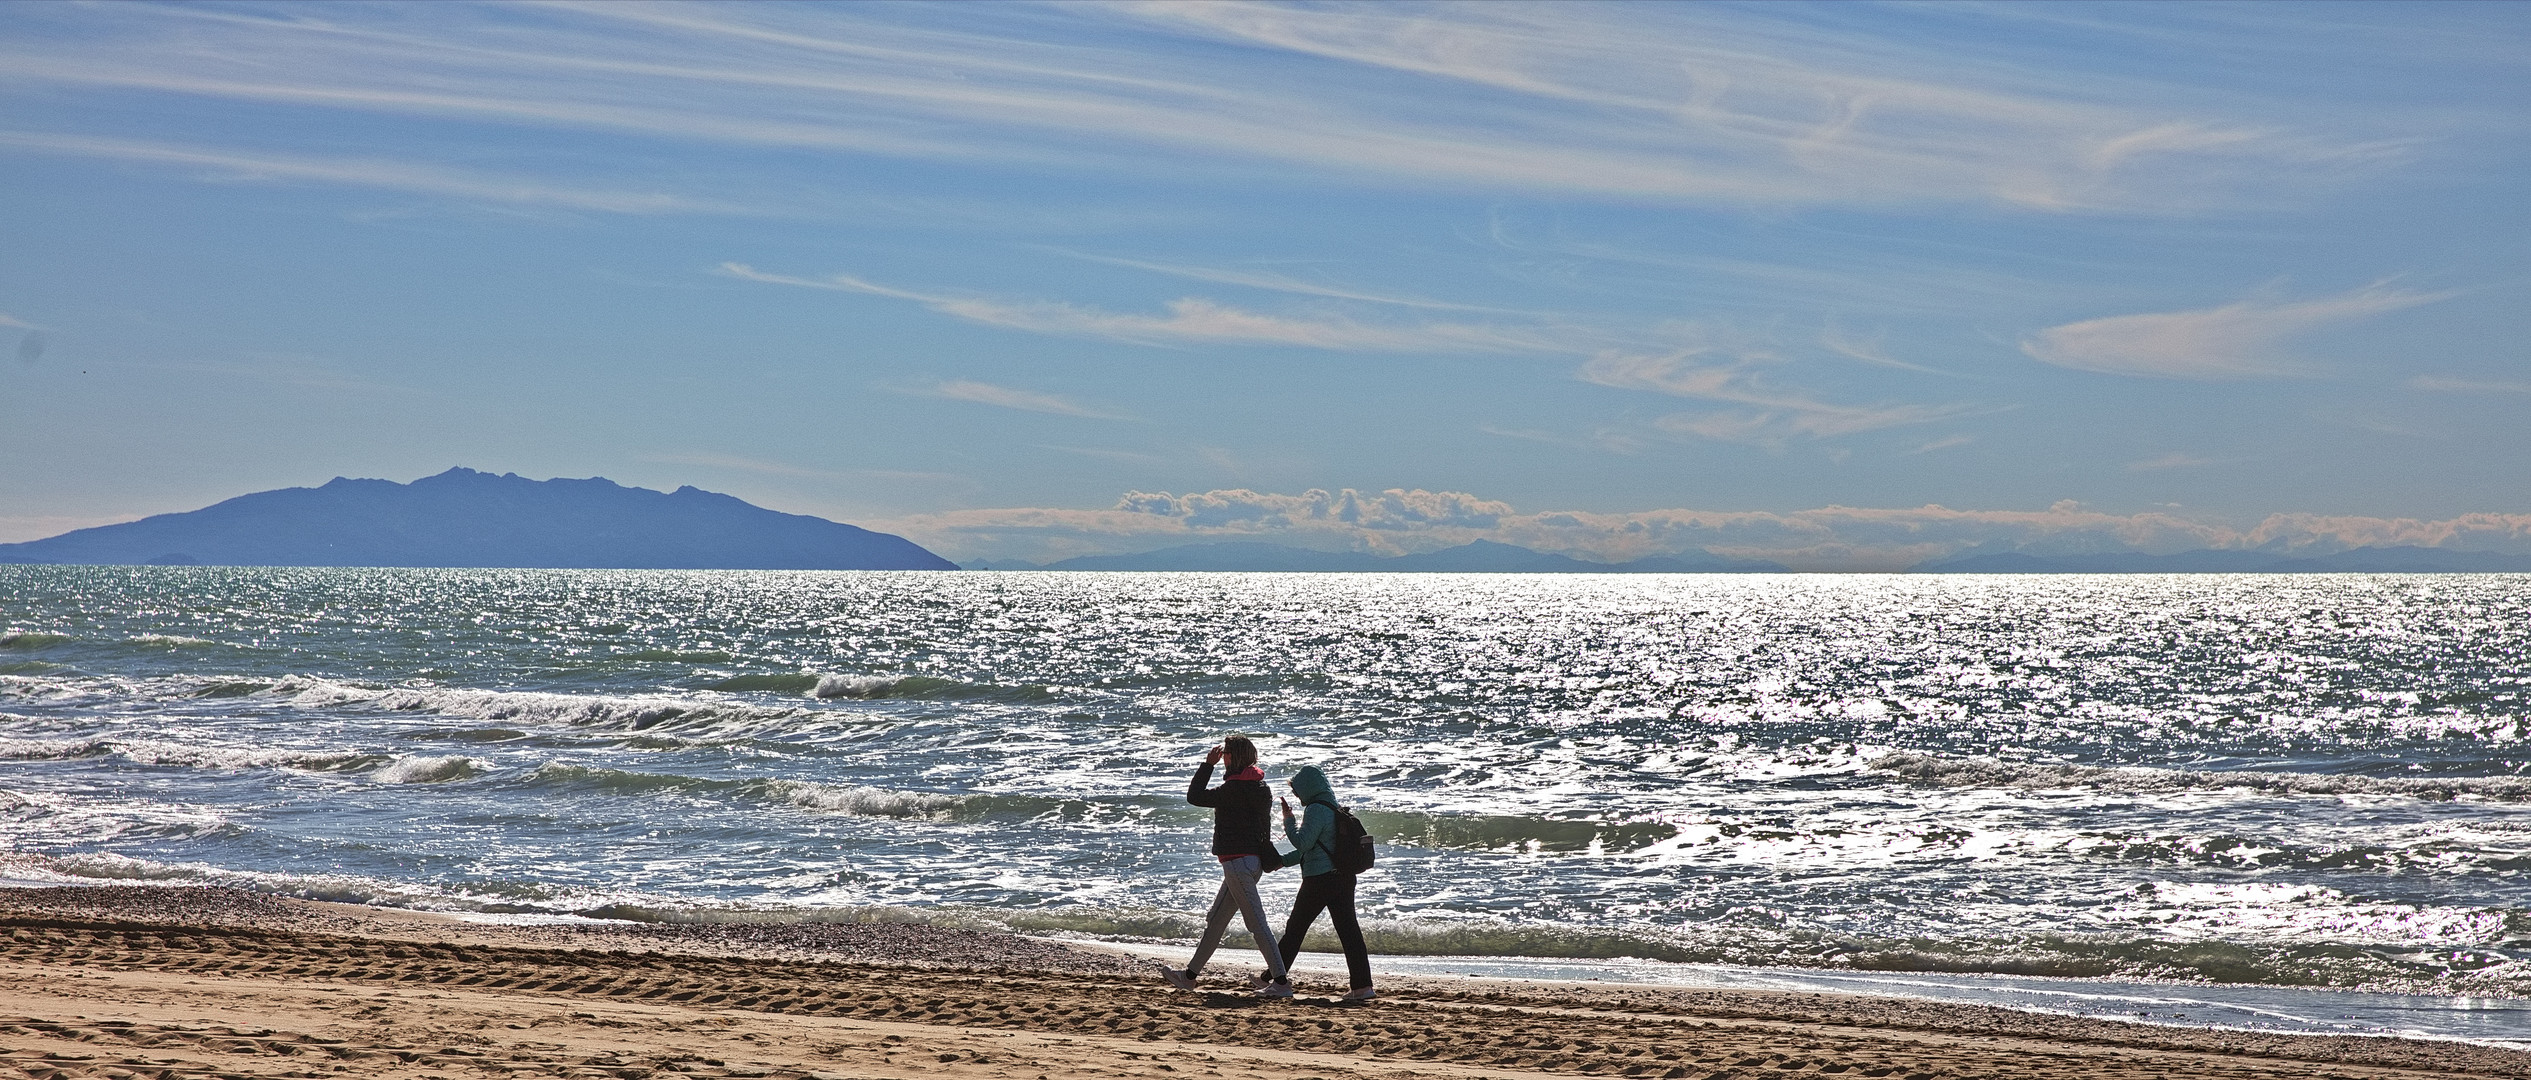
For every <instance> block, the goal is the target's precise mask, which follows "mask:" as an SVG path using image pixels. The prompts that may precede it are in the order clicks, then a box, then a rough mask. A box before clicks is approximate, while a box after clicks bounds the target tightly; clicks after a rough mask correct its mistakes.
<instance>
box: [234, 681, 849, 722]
mask: <svg viewBox="0 0 2531 1080" xmlns="http://www.w3.org/2000/svg"><path fill="white" fill-rule="evenodd" d="M265 692H266V693H268V694H272V695H277V696H287V697H288V698H289V699H290V700H291V702H292V704H295V705H299V706H302V707H312V708H324V707H330V706H361V707H366V708H373V709H383V710H388V711H392V712H426V713H433V714H437V715H441V716H455V717H462V718H465V719H468V720H474V721H478V722H482V723H488V724H497V725H509V724H528V725H544V726H555V727H584V728H585V727H595V728H610V729H615V730H621V731H645V730H649V729H651V728H657V727H686V726H704V725H731V724H735V725H742V726H743V725H748V724H768V723H774V722H778V721H782V720H787V719H790V718H793V717H796V716H799V715H800V710H798V709H767V708H761V707H757V706H748V705H736V704H731V703H728V702H704V701H696V700H693V699H690V698H672V697H612V696H601V695H584V694H557V693H547V692H541V691H514V690H459V689H448V688H441V687H387V688H374V687H362V686H353V685H350V684H346V683H338V682H332V681H328V680H322V679H285V680H283V681H281V682H279V683H276V684H274V685H273V686H272V688H271V689H270V690H268V691H265Z"/></svg>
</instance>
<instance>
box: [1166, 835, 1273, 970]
mask: <svg viewBox="0 0 2531 1080" xmlns="http://www.w3.org/2000/svg"><path fill="white" fill-rule="evenodd" d="M1260 867H1261V864H1260V863H1258V862H1257V857H1256V856H1254V855H1242V856H1240V857H1238V858H1236V859H1232V860H1230V861H1229V862H1226V863H1223V864H1222V891H1220V892H1218V893H1215V894H1213V910H1212V913H1211V914H1209V915H1206V916H1205V917H1204V937H1203V939H1202V940H1200V941H1197V942H1196V943H1195V959H1193V960H1189V961H1187V962H1186V973H1187V974H1188V975H1189V976H1193V975H1196V974H1198V973H1200V972H1202V971H1203V970H1204V962H1205V961H1207V960H1210V959H1212V958H1213V950H1214V949H1216V948H1219V947H1220V946H1221V943H1222V932H1223V931H1225V930H1228V929H1230V913H1231V912H1233V911H1237V912H1238V913H1239V917H1240V918H1242V919H1245V920H1247V922H1248V934H1249V936H1251V937H1254V938H1256V939H1257V953H1258V955H1260V956H1263V957H1265V965H1266V977H1267V978H1270V979H1273V980H1274V981H1276V982H1282V981H1283V980H1284V978H1285V977H1286V976H1285V975H1284V973H1283V950H1281V949H1278V948H1275V947H1274V929H1273V928H1272V927H1271V926H1268V925H1267V924H1266V910H1265V901H1264V900H1262V899H1259V898H1258V896H1257V878H1258V877H1260V876H1262V875H1263V874H1264V873H1265V871H1264V870H1263V869H1261V868H1260Z"/></svg>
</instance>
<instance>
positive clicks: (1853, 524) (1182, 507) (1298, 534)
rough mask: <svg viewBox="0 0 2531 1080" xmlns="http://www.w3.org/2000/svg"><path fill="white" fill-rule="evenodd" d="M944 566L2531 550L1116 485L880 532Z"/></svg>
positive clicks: (2470, 523) (2384, 537)
mask: <svg viewBox="0 0 2531 1080" xmlns="http://www.w3.org/2000/svg"><path fill="white" fill-rule="evenodd" d="M879 524H880V525H882V526H883V527H885V528H888V529H889V530H890V531H895V532H901V533H903V534H905V535H906V536H908V537H910V538H912V539H914V540H915V541H916V542H918V543H922V544H924V545H925V546H927V547H932V548H933V549H934V550H937V551H940V552H942V553H943V554H945V555H948V556H949V557H951V558H954V559H962V560H968V561H973V560H976V559H1001V560H1010V559H1021V560H1026V561H1031V562H1041V563H1042V562H1049V561H1053V560H1056V559H1063V558H1070V557H1072V556H1076V555H1093V554H1119V553H1130V552H1137V551H1147V550H1154V549H1157V548H1162V547H1170V546H1175V545H1178V544H1189V543H1204V542H1211V541H1224V540H1259V541H1269V542H1275V543H1284V544H1290V545H1293V546H1297V547H1310V548H1319V549H1323V550H1345V551H1367V552H1373V553H1377V554H1383V555H1394V554H1405V553H1411V552H1419V551H1431V550H1437V549H1440V548H1444V547H1453V546H1456V545H1459V544H1465V543H1468V542H1470V541H1474V540H1493V541H1497V542H1501V543H1507V544H1517V545H1520V546H1522V547H1527V548H1532V549H1535V550H1540V551H1551V552H1558V553H1562V554H1568V555H1572V556H1574V557H1576V558H1583V559H1589V560H1593V561H1600V562H1623V561H1626V560H1629V559H1636V558H1643V557H1646V556H1652V555H1665V554H1677V553H1681V552H1687V551H1693V550H1705V551H1711V552H1713V553H1715V554H1717V555H1725V556H1729V557H1733V558H1741V559H1764V560H1771V561H1774V562H1779V563H1782V564H1784V565H1786V566H1788V567H1791V568H1793V569H1796V570H1842V571H1893V570H1903V569H1906V568H1908V567H1911V566H1914V565H1917V564H1919V563H1923V562H1926V561H1928V560H1932V559H1938V558H1943V557H1946V556H1951V555H1957V554H1960V553H1962V552H1965V551H1968V550H1971V549H1978V550H2009V551H2025V552H2030V553H2034V554H2088V553H2097V552H2119V551H2138V552H2145V553H2151V554H2168V553H2172V552H2178V551H2188V550H2195V549H2200V548H2218V549H2222V548H2239V549H2250V548H2257V549H2264V550H2274V551H2278V552H2281V553H2285V554H2296V555H2321V554H2329V553H2332V552H2337V551H2344V550H2348V549H2351V548H2358V547H2390V546H2402V545H2409V546H2417V547H2440V548H2453V549H2456V550H2470V551H2503V552H2509V553H2520V554H2531V514H2502V513H2477V514H2464V515H2461V516H2458V517H2454V518H2449V519H2444V520H2421V519H2414V518H2380V517H2361V516H2345V515H2322V514H2306V513H2280V514H2271V515H2269V516H2267V517H2266V518H2264V519H2262V520H2260V521H2258V522H2257V523H2256V524H2254V525H2251V526H2249V527H2248V528H2236V527H2233V526H2228V525H2223V524H2215V523H2207V522H2201V521H2195V520H2191V519H2188V518H2185V517H2181V516H2178V515H2174V514H2168V513H2161V512H2145V513H2136V514H2110V513H2104V512H2100V511H2095V510H2089V509H2085V508H2084V507H2083V506H2081V505H2080V504H2078V503H2074V502H2072V501H2061V502H2059V503H2057V504H2055V505H2052V506H2050V507H2048V508H2046V509H2044V510H1955V509H1952V508H1949V507H1944V506H1939V505H1928V506H1920V507H1911V508H1884V509H1874V508H1865V507H1848V506H1825V507H1819V508H1816V509H1811V510H1797V511H1783V512H1777V511H1716V510H1693V509H1684V508H1680V509H1663V510H1644V511H1636V512H1631V513H1597V512H1586V511H1548V512H1543V513H1521V512H1519V511H1517V510H1515V509H1514V508H1513V507H1512V506H1511V505H1510V504H1508V503H1504V502H1501V501H1498V500H1491V499H1484V498H1480V497H1478V496H1475V495H1471V494H1468V493H1465V492H1450V491H1425V490H1420V489H1397V488H1392V489H1388V490H1385V491H1377V492H1368V491H1360V490H1356V489H1352V488H1345V489H1341V490H1337V491H1332V492H1331V491H1326V490H1323V489H1311V490H1308V491H1304V492H1301V493H1299V494H1273V493H1267V492H1257V491H1250V490H1247V489H1221V490H1214V491H1206V492H1196V493H1188V494H1183V495H1173V494H1169V493H1166V492H1127V493H1126V494H1125V495H1124V496H1123V497H1122V498H1120V499H1119V500H1117V502H1116V504H1115V505H1113V506H1111V507H1108V508H1106V509H1103V510H1079V509H1065V508H1054V507H1018V508H1003V509H976V510H953V511H945V512H940V513H931V514H918V515H911V516H907V517H903V518H898V519H895V520H893V521H889V522H884V523H879Z"/></svg>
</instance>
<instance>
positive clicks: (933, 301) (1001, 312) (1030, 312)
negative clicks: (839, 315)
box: [720, 262, 1565, 353]
mask: <svg viewBox="0 0 2531 1080" xmlns="http://www.w3.org/2000/svg"><path fill="white" fill-rule="evenodd" d="M720 271H721V272H722V273H724V274H727V275H729V276H731V277H736V278H743V279H745V280H748V281H758V282H764V283H766V284H771V285H790V286H796V287H800V288H809V289H826V290H829V291H833V292H848V293H861V294H864V295H869V296H885V297H890V298H893V299H898V300H911V301H913V302H915V303H919V304H922V305H923V306H925V307H928V308H930V309H932V310H934V311H937V312H940V313H941V314H943V315H950V316H954V317H957V318H960V319H965V320H967V321H969V322H975V323H982V324H984V325H986V326H998V327H1001V328H1003V329H1007V330H1024V331H1028V332H1031V333H1039V334H1059V335H1063V336H1067V337H1087V338H1104V339H1108V340H1112V341H1126V342H1132V343H1134V344H1138V345H1184V344H1227V345H1297V346H1302V347H1305V348H1313V349H1334V350H1347V351H1364V352H1408V353H1425V352H1525V353H1537V352H1562V351H1565V350H1564V349H1563V348H1562V347H1560V346H1559V345H1558V344H1557V343H1555V342H1554V341H1552V340H1551V339H1550V338H1548V337H1547V336H1545V335H1544V334H1541V333H1538V332H1534V331H1530V330H1526V329H1523V328H1518V327H1498V326H1487V325H1482V324H1475V323H1420V324H1414V325H1390V324H1375V323H1363V322H1355V321H1352V320H1349V319H1341V318H1295V317H1290V316H1282V315H1270V314H1264V313H1260V312H1254V311H1246V310H1243V309H1240V308H1235V307H1231V306H1229V305H1227V304H1221V303H1217V302H1215V301H1212V300H1206V299H1202V298H1198V297H1187V298H1185V299H1181V300H1175V301H1172V302H1170V303H1169V304H1168V305H1167V309H1168V310H1167V314H1164V315H1141V314H1133V313H1126V312H1112V311H1102V310H1099V309H1097V308H1091V307H1084V306H1080V305H1076V304H1066V303H1054V302H1046V301H1033V302H1009V301H1000V300H987V299H980V298H976V297H965V296H951V295H947V294H941V293H924V292H916V291H913V290H909V289H898V288H892V287H890V286H886V285H880V284H876V283H873V282H870V281H865V280H863V279H861V278H857V277H853V276H852V275H849V274H835V275H830V276H827V277H822V278H807V277H796V276H792V275H787V274H772V273H767V272H765V271H761V270H758V269H756V268H754V267H752V266H748V265H746V264H745V263H734V262H733V263H723V264H721V267H720Z"/></svg>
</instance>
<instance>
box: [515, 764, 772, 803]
mask: <svg viewBox="0 0 2531 1080" xmlns="http://www.w3.org/2000/svg"><path fill="white" fill-rule="evenodd" d="M526 782H527V783H528V784H530V785H533V786H538V787H567V788H575V789H582V790H595V791H603V792H606V793H609V794H614V795H648V794H650V793H652V792H658V791H705V790H710V789H713V788H724V787H730V786H732V782H731V781H727V780H706V779H703V778H700V777H693V776H676V775H673V774H669V773H652V772H633V771H629V770H625V769H609V768H605V767H603V766H596V765H573V764H570V763H567V762H560V761H549V762H546V763H545V764H543V765H540V766H538V767H537V769H536V771H535V772H532V773H529V774H528V775H527V780H526Z"/></svg>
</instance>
